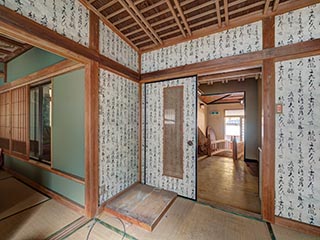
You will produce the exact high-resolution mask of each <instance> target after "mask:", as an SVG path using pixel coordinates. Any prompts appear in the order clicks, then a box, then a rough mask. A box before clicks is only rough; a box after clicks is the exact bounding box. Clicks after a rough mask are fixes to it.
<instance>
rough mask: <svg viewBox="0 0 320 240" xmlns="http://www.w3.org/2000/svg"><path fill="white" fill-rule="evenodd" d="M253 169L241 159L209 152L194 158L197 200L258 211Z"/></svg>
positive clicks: (257, 194)
mask: <svg viewBox="0 0 320 240" xmlns="http://www.w3.org/2000/svg"><path fill="white" fill-rule="evenodd" d="M255 172H256V171H252V169H250V167H248V166H247V165H246V163H245V162H244V161H243V160H237V161H233V160H232V158H227V157H219V156H212V157H208V158H205V159H202V160H200V161H198V201H202V202H206V203H208V204H213V205H215V206H222V207H223V206H225V207H226V208H228V207H232V208H238V209H241V210H244V211H249V212H253V213H258V214H259V213H260V199H259V177H258V176H257V175H256V174H255Z"/></svg>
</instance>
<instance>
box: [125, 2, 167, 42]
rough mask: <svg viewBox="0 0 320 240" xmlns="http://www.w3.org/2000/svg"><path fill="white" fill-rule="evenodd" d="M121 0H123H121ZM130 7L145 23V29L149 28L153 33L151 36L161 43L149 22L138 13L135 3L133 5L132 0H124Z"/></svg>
mask: <svg viewBox="0 0 320 240" xmlns="http://www.w3.org/2000/svg"><path fill="white" fill-rule="evenodd" d="M121 1H123V0H121ZM125 1H126V2H127V3H128V4H129V6H130V8H131V9H132V10H133V11H134V13H135V14H136V15H137V16H138V17H139V18H140V20H141V21H142V22H143V23H144V24H145V26H146V27H147V29H149V31H150V32H151V33H152V34H153V36H154V37H155V38H156V39H157V40H158V41H159V43H160V44H161V43H162V40H161V38H160V37H159V36H158V34H157V33H156V31H155V30H154V29H153V28H152V26H151V25H150V23H149V22H148V21H147V20H146V19H145V17H144V16H143V15H142V13H140V11H139V9H138V8H137V7H136V5H134V3H133V2H132V0H125Z"/></svg>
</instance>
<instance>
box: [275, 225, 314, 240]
mask: <svg viewBox="0 0 320 240" xmlns="http://www.w3.org/2000/svg"><path fill="white" fill-rule="evenodd" d="M272 230H273V233H274V235H275V237H276V239H277V240H320V236H314V235H307V234H304V233H301V232H297V231H294V230H291V229H289V228H286V227H282V226H278V225H272Z"/></svg>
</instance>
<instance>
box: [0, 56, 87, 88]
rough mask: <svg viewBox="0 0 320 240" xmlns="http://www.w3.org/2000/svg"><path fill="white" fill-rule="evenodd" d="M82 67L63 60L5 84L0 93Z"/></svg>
mask: <svg viewBox="0 0 320 240" xmlns="http://www.w3.org/2000/svg"><path fill="white" fill-rule="evenodd" d="M83 67H84V65H83V64H81V63H77V62H74V61H71V60H64V61H62V62H59V63H56V64H54V65H52V66H50V67H47V68H44V69H42V70H40V71H38V72H35V73H31V74H29V75H27V76H25V77H22V78H19V79H17V80H15V81H13V82H10V83H6V84H4V85H3V86H1V87H0V92H4V91H7V90H9V89H15V88H18V87H21V86H24V85H27V84H32V83H35V82H39V81H42V80H45V79H48V78H52V77H55V76H58V75H60V74H63V73H67V72H71V71H74V70H77V69H80V68H83Z"/></svg>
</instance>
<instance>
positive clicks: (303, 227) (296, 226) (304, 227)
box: [275, 217, 320, 236]
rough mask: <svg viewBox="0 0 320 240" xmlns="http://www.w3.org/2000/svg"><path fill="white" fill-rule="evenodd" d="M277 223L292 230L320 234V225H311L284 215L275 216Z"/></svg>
mask: <svg viewBox="0 0 320 240" xmlns="http://www.w3.org/2000/svg"><path fill="white" fill-rule="evenodd" d="M275 224H276V225H279V226H283V227H287V228H291V229H292V230H295V231H299V232H302V233H306V234H311V235H315V236H320V227H317V226H313V225H309V224H306V223H302V222H297V221H294V220H291V219H286V218H282V217H275Z"/></svg>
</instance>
